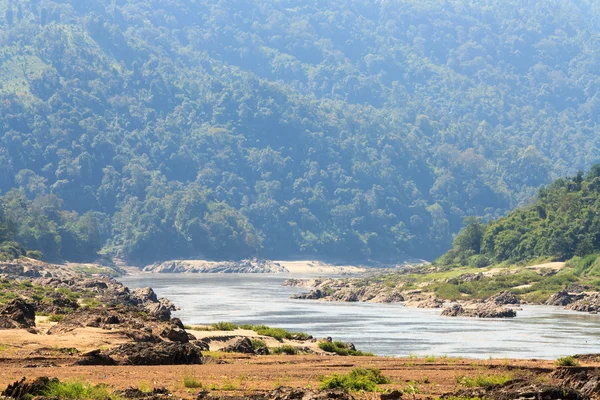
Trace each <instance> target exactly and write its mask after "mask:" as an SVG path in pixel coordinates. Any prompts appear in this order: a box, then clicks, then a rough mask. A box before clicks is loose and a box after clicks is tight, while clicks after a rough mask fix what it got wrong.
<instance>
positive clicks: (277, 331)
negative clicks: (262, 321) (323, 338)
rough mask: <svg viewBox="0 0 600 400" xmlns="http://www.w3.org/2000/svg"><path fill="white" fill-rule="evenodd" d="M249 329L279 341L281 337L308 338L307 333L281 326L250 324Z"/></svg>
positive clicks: (281, 339) (291, 338) (290, 338)
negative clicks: (291, 330)
mask: <svg viewBox="0 0 600 400" xmlns="http://www.w3.org/2000/svg"><path fill="white" fill-rule="evenodd" d="M251 330H253V331H254V332H256V333H258V334H259V335H261V336H269V337H272V338H274V339H277V340H279V341H280V342H281V341H283V339H288V340H306V339H308V338H309V335H308V334H306V333H304V332H288V331H286V330H285V329H282V328H271V327H269V326H266V325H256V326H252V327H251Z"/></svg>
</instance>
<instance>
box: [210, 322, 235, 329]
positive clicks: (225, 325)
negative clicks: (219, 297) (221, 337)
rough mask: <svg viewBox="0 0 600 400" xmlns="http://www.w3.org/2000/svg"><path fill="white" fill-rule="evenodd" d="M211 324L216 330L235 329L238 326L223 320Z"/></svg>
mask: <svg viewBox="0 0 600 400" xmlns="http://www.w3.org/2000/svg"><path fill="white" fill-rule="evenodd" d="M211 326H212V327H213V329H215V330H217V331H235V330H236V329H237V328H238V326H237V325H236V324H234V323H231V322H223V321H220V322H217V323H216V324H212V325H211Z"/></svg>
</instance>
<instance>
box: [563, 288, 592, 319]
mask: <svg viewBox="0 0 600 400" xmlns="http://www.w3.org/2000/svg"><path fill="white" fill-rule="evenodd" d="M579 296H582V297H581V298H578V299H577V300H575V301H573V302H571V303H570V304H568V305H567V306H566V307H565V309H567V310H573V311H580V312H587V313H592V314H597V313H598V312H600V292H592V293H587V292H586V293H583V294H581V295H579Z"/></svg>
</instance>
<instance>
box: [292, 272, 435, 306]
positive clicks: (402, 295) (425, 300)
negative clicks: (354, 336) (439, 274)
mask: <svg viewBox="0 0 600 400" xmlns="http://www.w3.org/2000/svg"><path fill="white" fill-rule="evenodd" d="M282 285H283V286H289V287H306V288H311V290H310V291H308V292H305V293H297V294H293V295H292V296H291V298H292V299H302V300H324V301H339V302H370V303H402V302H405V305H406V306H408V307H417V308H441V307H443V305H444V302H443V301H442V300H440V299H438V298H437V297H436V296H435V295H434V294H433V293H424V292H423V291H421V290H410V291H403V290H402V289H401V288H400V287H390V286H388V285H386V284H383V283H381V282H376V281H374V282H369V281H366V282H365V281H364V280H361V279H306V280H302V279H288V280H286V281H284V282H283V283H282Z"/></svg>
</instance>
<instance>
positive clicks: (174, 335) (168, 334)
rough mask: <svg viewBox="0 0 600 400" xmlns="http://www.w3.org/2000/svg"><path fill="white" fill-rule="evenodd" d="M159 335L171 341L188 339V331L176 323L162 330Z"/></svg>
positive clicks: (186, 341)
mask: <svg viewBox="0 0 600 400" xmlns="http://www.w3.org/2000/svg"><path fill="white" fill-rule="evenodd" d="M160 336H161V337H163V338H167V339H169V340H170V341H172V342H179V343H188V342H189V341H190V339H189V337H188V333H187V332H186V331H185V329H181V328H179V327H178V326H176V325H173V326H171V327H170V328H167V329H165V330H163V331H162V333H161V334H160Z"/></svg>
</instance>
